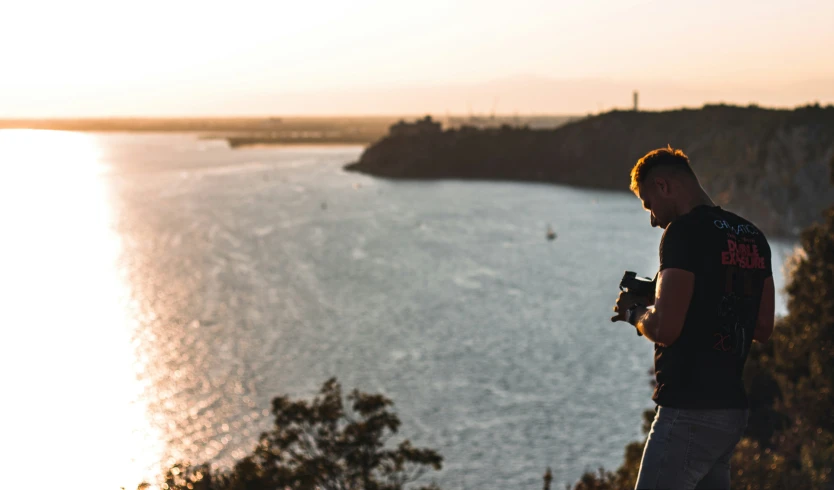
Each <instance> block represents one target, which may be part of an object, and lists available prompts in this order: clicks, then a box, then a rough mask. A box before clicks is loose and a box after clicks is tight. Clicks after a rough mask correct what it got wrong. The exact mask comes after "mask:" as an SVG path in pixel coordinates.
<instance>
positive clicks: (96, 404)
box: [0, 130, 161, 490]
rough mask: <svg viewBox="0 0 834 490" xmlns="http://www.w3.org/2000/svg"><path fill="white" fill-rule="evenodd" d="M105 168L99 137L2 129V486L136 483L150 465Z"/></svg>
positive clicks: (151, 436)
mask: <svg viewBox="0 0 834 490" xmlns="http://www.w3.org/2000/svg"><path fill="white" fill-rule="evenodd" d="M107 169H108V167H107V162H105V161H103V156H102V151H101V148H100V146H99V144H98V141H97V137H96V136H95V135H89V134H80V133H70V132H58V131H32V130H4V131H0V170H1V171H2V174H0V175H2V179H0V217H2V228H1V229H2V230H3V231H2V234H3V238H2V240H0V265H2V267H0V270H2V274H0V298H1V299H2V304H3V306H2V308H0V325H2V336H0V373H1V374H0V376H2V382H3V387H2V390H3V402H2V403H0V420H1V421H2V422H3V425H4V430H3V436H2V441H3V448H4V451H3V453H4V454H5V456H4V457H3V458H2V461H3V467H4V468H6V469H7V471H4V472H3V473H4V474H3V476H2V480H3V485H2V486H3V487H4V488H35V487H37V488H113V489H118V488H119V487H124V488H126V489H128V490H132V489H134V488H136V486H137V484H138V483H139V482H140V481H142V480H143V479H146V478H153V477H154V476H155V474H154V472H155V471H157V470H158V468H157V467H156V466H155V464H156V463H158V462H159V461H160V456H159V455H160V454H161V447H160V443H159V438H158V436H157V434H156V433H155V431H154V429H153V428H152V426H151V424H150V423H149V421H148V419H147V410H146V407H145V405H144V402H143V400H142V398H141V394H142V390H143V387H142V385H141V383H140V382H139V381H137V376H136V373H137V369H139V367H138V366H137V365H136V362H135V361H134V359H135V353H134V348H133V346H132V345H131V339H132V331H133V329H134V328H135V321H134V319H133V318H134V315H132V313H131V306H130V302H129V289H128V286H127V284H126V281H125V280H124V279H123V277H122V274H121V272H120V271H119V267H118V261H119V255H120V253H121V243H120V240H119V237H118V235H117V234H116V233H115V232H114V231H113V228H112V224H113V215H112V208H111V205H110V202H109V190H108V186H107V176H106V171H107ZM137 455H139V456H137Z"/></svg>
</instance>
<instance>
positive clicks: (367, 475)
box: [162, 378, 443, 490]
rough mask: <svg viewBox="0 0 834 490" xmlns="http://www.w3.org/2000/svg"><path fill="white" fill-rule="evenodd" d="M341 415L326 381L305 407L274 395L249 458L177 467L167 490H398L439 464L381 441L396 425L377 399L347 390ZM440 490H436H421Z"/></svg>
mask: <svg viewBox="0 0 834 490" xmlns="http://www.w3.org/2000/svg"><path fill="white" fill-rule="evenodd" d="M347 399H348V401H350V402H351V409H352V412H354V414H355V415H354V414H349V413H347V412H346V411H345V409H344V406H343V403H342V392H341V386H340V385H339V383H338V382H337V381H336V379H335V378H331V379H330V380H328V381H326V382H325V383H324V385H323V386H322V388H321V390H320V392H319V395H318V396H317V397H315V398H314V399H313V400H312V401H304V400H291V399H289V398H288V397H286V396H279V397H276V398H275V399H273V400H272V414H273V415H274V417H275V424H274V427H273V428H272V430H271V431H269V432H264V433H263V434H261V437H260V440H259V442H258V444H257V446H256V447H255V449H254V450H253V451H252V453H251V454H249V455H248V456H246V457H245V458H243V459H241V460H240V461H238V462H237V463H236V464H235V466H234V468H232V469H230V470H224V471H212V469H211V468H210V467H209V466H208V465H205V464H203V465H199V466H192V465H189V464H187V463H180V464H176V465H174V466H172V467H171V468H170V469H169V470H168V471H167V473H166V475H165V483H164V484H163V485H162V488H163V489H168V490H278V489H280V490H289V489H292V490H401V489H402V488H404V486H405V485H406V483H408V482H411V481H414V480H416V479H417V478H419V477H420V476H421V475H422V474H423V473H424V472H425V471H426V470H427V469H428V468H429V467H431V468H433V469H435V470H439V469H440V468H441V466H442V461H443V457H442V456H440V455H439V454H438V453H437V452H436V451H434V450H432V449H423V448H415V447H413V446H412V445H411V443H410V442H409V441H408V440H405V441H403V442H401V443H400V444H399V445H398V446H397V447H396V449H387V448H386V447H385V444H386V442H387V441H388V440H389V439H390V437H391V436H392V435H393V434H395V433H396V432H397V430H398V429H399V427H400V419H399V418H398V417H397V416H396V415H395V414H394V413H393V412H391V411H390V410H389V407H391V406H392V405H393V402H392V401H391V400H390V399H388V398H386V397H385V396H383V395H380V394H368V393H362V392H359V391H358V390H354V391H353V392H352V393H351V394H350V395H349V396H348V397H347ZM431 489H434V490H439V488H438V487H436V486H435V485H430V486H424V487H421V490H431Z"/></svg>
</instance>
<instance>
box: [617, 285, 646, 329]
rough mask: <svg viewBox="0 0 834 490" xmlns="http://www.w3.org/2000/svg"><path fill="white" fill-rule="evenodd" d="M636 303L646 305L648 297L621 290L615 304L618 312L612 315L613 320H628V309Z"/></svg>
mask: <svg viewBox="0 0 834 490" xmlns="http://www.w3.org/2000/svg"><path fill="white" fill-rule="evenodd" d="M636 304H640V305H643V306H646V298H641V297H639V296H637V295H635V294H632V293H627V292H624V291H620V295H619V296H617V304H615V305H614V311H615V312H616V313H617V314H616V315H614V316H612V317H611V321H612V322H617V321H620V322H624V321H626V310H628V309H629V308H631V307H632V306H634V305H636Z"/></svg>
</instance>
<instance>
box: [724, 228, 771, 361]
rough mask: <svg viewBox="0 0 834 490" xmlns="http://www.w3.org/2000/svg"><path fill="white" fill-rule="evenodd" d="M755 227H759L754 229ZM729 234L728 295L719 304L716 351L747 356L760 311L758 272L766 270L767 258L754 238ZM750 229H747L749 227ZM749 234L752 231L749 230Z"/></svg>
mask: <svg viewBox="0 0 834 490" xmlns="http://www.w3.org/2000/svg"><path fill="white" fill-rule="evenodd" d="M753 229H755V228H753ZM732 231H734V230H732V228H730V233H727V236H726V240H727V241H726V246H725V249H724V250H723V251H722V252H721V266H722V268H723V270H724V274H725V284H724V294H723V296H722V297H721V302H720V304H719V306H718V316H717V319H718V322H717V325H716V331H715V332H714V333H713V342H714V343H713V346H712V348H713V349H714V350H717V351H720V352H726V353H728V354H731V355H734V356H738V357H744V356H745V355H746V354H747V352H746V350H747V349H748V346H749V344H750V343H749V342H747V340H748V339H749V338H751V337H752V335H753V330H754V329H755V324H754V321H753V319H755V318H756V316H757V314H758V312H757V311H755V310H756V309H757V306H758V305H757V301H756V300H757V298H756V296H755V295H756V291H755V288H754V286H753V285H754V282H755V271H757V270H763V269H765V267H766V266H765V258H764V257H762V256H761V255H760V254H759V250H758V247H757V245H756V243H755V240H754V239H753V238H749V237H739V236H737V235H736V234H735V233H732ZM745 231H747V230H745ZM748 233H749V231H748Z"/></svg>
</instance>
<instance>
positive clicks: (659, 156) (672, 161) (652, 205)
mask: <svg viewBox="0 0 834 490" xmlns="http://www.w3.org/2000/svg"><path fill="white" fill-rule="evenodd" d="M631 190H632V191H633V192H634V193H635V194H636V195H637V197H639V198H640V199H641V200H642V201H643V208H645V209H646V211H649V212H650V213H651V216H652V217H651V220H652V226H658V227H660V228H666V227H667V226H668V225H669V223H671V222H672V221H673V220H674V219H675V218H677V217H678V216H680V215H681V214H684V213H686V212H688V211H689V209H690V207H688V205H689V204H690V203H691V202H692V199H693V197H694V196H696V195H698V194H699V193H703V190H702V189H701V184H700V183H699V182H698V178H697V177H696V176H695V172H693V171H692V167H690V166H689V157H687V156H686V155H685V154H684V153H683V151H682V150H675V149H673V148H672V147H671V146H668V147H666V148H658V149H657V150H652V151H650V152H649V153H647V154H646V155H645V156H644V157H643V158H641V159H640V160H637V163H636V164H635V165H634V168H632V169H631Z"/></svg>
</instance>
